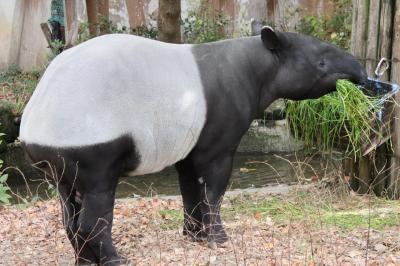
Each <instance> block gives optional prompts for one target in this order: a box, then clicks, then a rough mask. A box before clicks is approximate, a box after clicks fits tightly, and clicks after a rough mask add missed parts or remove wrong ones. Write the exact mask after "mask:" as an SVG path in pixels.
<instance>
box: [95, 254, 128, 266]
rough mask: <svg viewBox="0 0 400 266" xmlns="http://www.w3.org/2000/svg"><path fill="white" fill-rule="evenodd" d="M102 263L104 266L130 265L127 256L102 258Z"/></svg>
mask: <svg viewBox="0 0 400 266" xmlns="http://www.w3.org/2000/svg"><path fill="white" fill-rule="evenodd" d="M100 265H104V266H106V265H107V266H119V265H130V262H129V260H128V259H127V258H125V257H122V256H119V257H115V258H107V260H102V261H101V263H100Z"/></svg>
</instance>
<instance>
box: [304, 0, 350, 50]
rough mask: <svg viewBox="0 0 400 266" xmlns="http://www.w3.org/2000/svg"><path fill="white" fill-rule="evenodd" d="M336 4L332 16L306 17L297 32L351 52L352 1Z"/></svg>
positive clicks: (342, 1)
mask: <svg viewBox="0 0 400 266" xmlns="http://www.w3.org/2000/svg"><path fill="white" fill-rule="evenodd" d="M334 2H335V3H334V5H335V12H334V14H332V16H327V17H324V18H319V17H317V16H311V15H309V16H304V17H303V18H302V19H301V20H300V23H299V25H298V28H297V30H298V32H300V33H303V34H307V35H311V36H314V37H316V38H318V39H321V40H325V41H327V42H330V43H332V44H334V45H337V46H338V47H340V48H342V49H345V50H349V49H350V36H351V23H352V22H351V18H352V12H351V8H350V7H351V1H349V0H335V1H334Z"/></svg>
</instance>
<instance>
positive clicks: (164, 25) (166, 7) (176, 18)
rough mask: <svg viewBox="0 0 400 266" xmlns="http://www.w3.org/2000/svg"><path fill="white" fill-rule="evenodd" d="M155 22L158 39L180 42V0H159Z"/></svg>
mask: <svg viewBox="0 0 400 266" xmlns="http://www.w3.org/2000/svg"><path fill="white" fill-rule="evenodd" d="M157 24H158V39H159V40H160V41H163V42H169V43H181V1H180V0H159V4H158V21H157Z"/></svg>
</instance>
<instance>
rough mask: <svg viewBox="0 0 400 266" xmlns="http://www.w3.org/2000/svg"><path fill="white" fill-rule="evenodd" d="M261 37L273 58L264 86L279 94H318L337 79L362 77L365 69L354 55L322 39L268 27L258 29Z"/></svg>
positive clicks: (296, 97) (333, 85) (360, 81)
mask: <svg viewBox="0 0 400 266" xmlns="http://www.w3.org/2000/svg"><path fill="white" fill-rule="evenodd" d="M261 40H262V42H263V44H264V46H265V49H266V50H267V51H268V52H269V53H271V54H272V56H273V57H274V60H275V62H276V63H275V65H276V67H275V68H274V72H275V71H276V72H275V75H274V78H273V79H271V80H270V81H269V82H268V84H267V85H266V86H268V87H269V90H272V91H271V92H272V93H274V94H275V95H276V96H277V97H279V98H287V99H292V100H302V99H310V98H318V97H321V96H323V95H324V94H327V93H329V92H332V91H334V90H335V89H336V81H337V80H338V79H348V80H350V81H352V82H354V83H356V84H363V83H365V81H366V78H367V74H366V71H365V69H364V67H363V66H362V65H361V64H360V63H359V62H358V60H357V59H356V58H355V57H354V56H352V55H351V54H349V53H347V52H345V51H343V50H341V49H339V48H337V47H335V46H333V45H330V44H328V43H325V42H323V41H320V40H317V39H315V38H312V37H309V36H305V35H301V34H296V33H283V32H279V31H275V30H273V29H272V28H270V27H263V28H262V29H261ZM267 51H266V52H267Z"/></svg>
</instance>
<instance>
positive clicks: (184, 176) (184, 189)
mask: <svg viewBox="0 0 400 266" xmlns="http://www.w3.org/2000/svg"><path fill="white" fill-rule="evenodd" d="M176 170H177V171H178V174H179V185H180V189H181V194H182V200H183V208H184V224H183V234H184V235H188V236H190V237H192V238H193V240H194V241H197V240H202V239H203V238H204V237H205V233H204V230H203V224H202V215H201V210H200V202H201V200H200V184H199V182H198V180H197V179H196V173H195V171H194V170H195V169H194V166H193V162H192V160H191V158H190V156H189V157H188V158H186V159H184V160H182V161H180V162H178V163H177V164H176Z"/></svg>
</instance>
